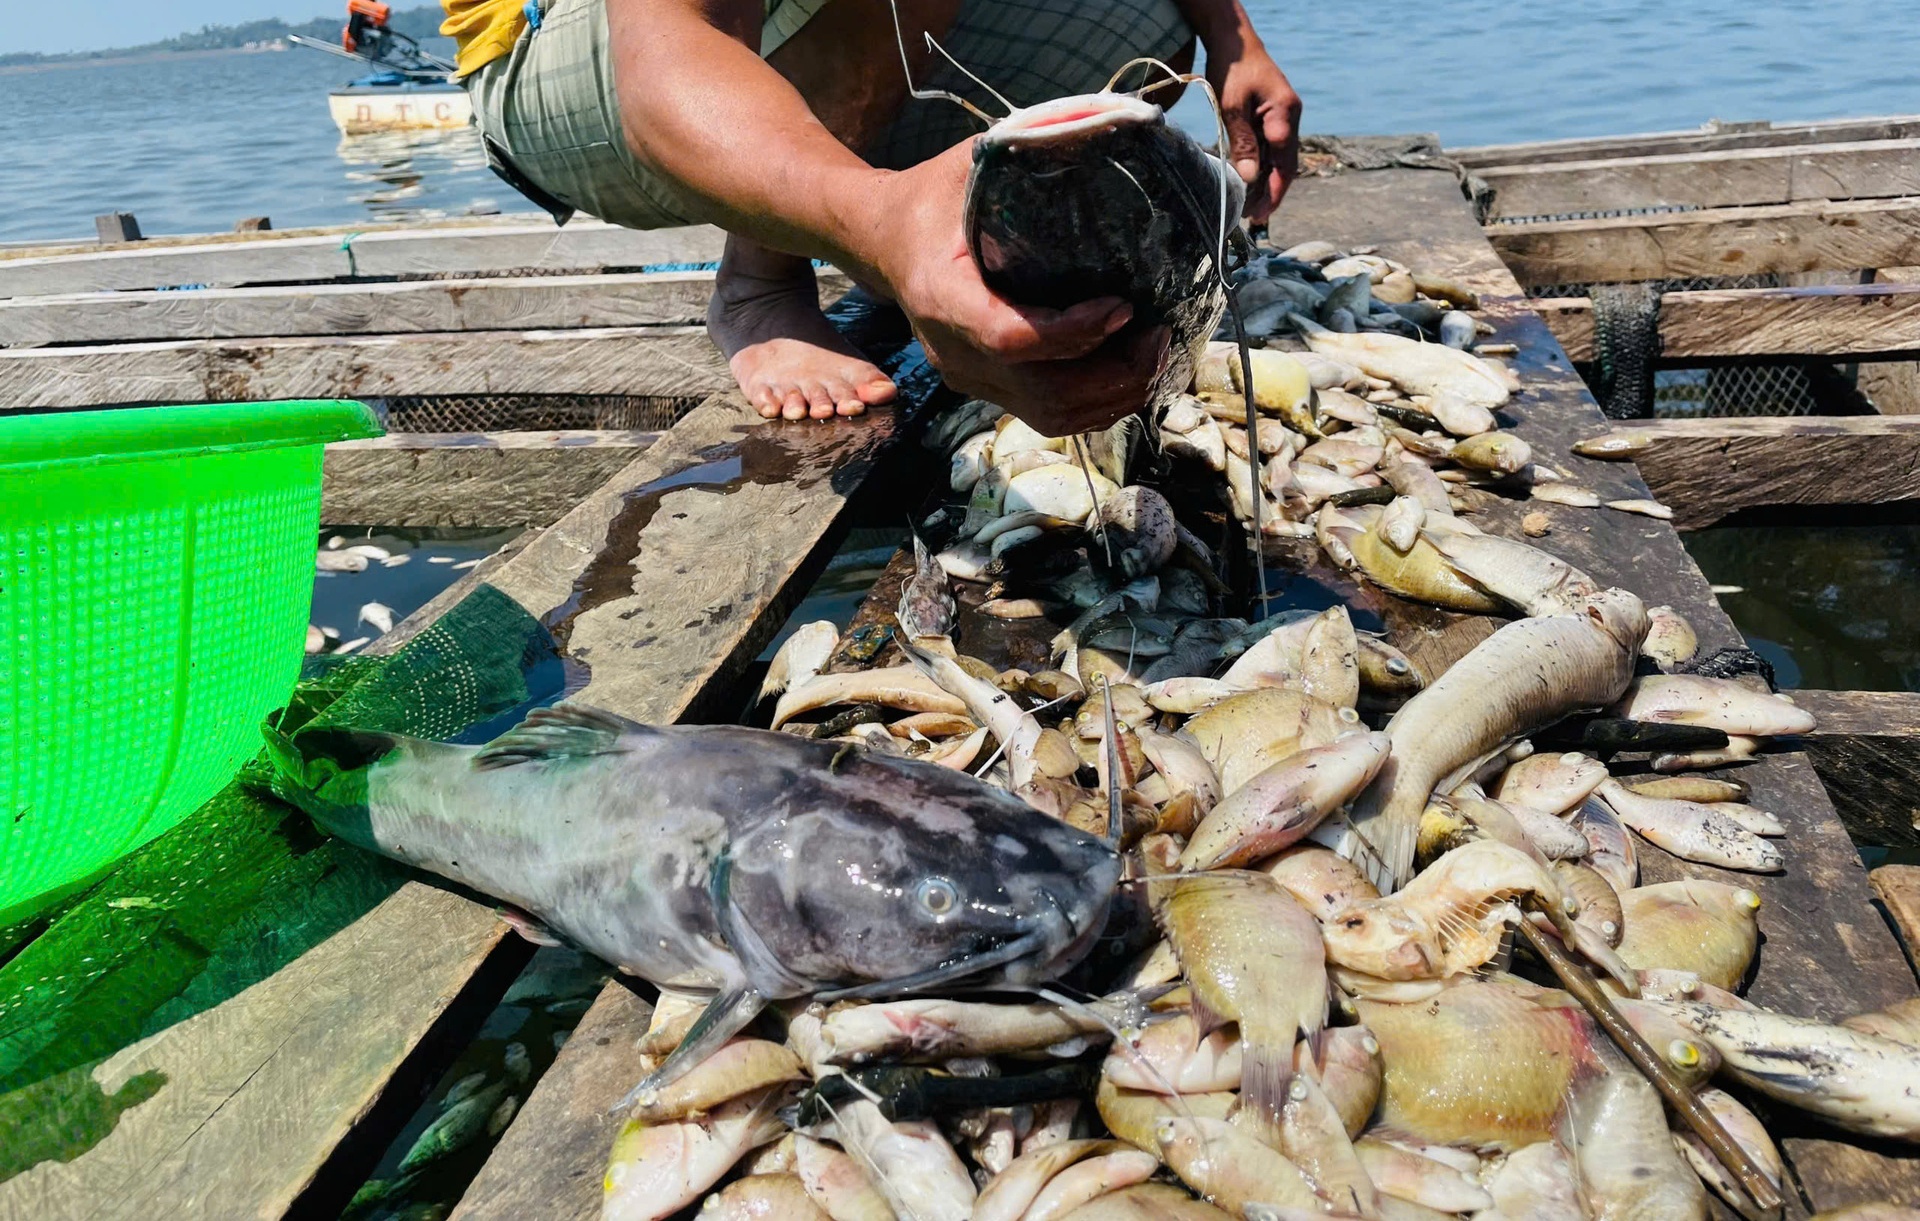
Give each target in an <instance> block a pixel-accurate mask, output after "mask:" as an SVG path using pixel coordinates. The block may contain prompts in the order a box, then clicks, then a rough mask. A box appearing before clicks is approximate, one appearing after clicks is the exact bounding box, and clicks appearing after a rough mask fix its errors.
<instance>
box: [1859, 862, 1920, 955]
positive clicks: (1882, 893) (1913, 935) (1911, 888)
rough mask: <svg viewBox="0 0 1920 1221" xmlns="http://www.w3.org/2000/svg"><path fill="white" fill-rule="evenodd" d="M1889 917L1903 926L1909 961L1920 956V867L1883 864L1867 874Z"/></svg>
mask: <svg viewBox="0 0 1920 1221" xmlns="http://www.w3.org/2000/svg"><path fill="white" fill-rule="evenodd" d="M1867 880H1868V881H1869V882H1871V883H1873V893H1874V894H1876V895H1878V896H1879V897H1880V905H1881V906H1882V907H1884V908H1886V911H1887V918H1888V919H1889V920H1891V921H1893V927H1894V928H1895V929H1897V930H1899V933H1900V941H1901V944H1903V945H1905V946H1906V947H1907V959H1908V961H1910V962H1911V961H1915V960H1916V958H1920V867H1916V866H1913V865H1882V866H1880V868H1878V869H1876V870H1874V871H1873V872H1872V873H1869V874H1868V875H1867Z"/></svg>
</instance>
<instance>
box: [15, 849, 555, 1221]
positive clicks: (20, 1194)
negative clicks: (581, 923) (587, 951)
mask: <svg viewBox="0 0 1920 1221" xmlns="http://www.w3.org/2000/svg"><path fill="white" fill-rule="evenodd" d="M473 907H474V905H473V904H471V903H469V902H468V901H467V900H465V899H462V898H459V897H457V896H455V895H453V894H450V893H448V892H445V891H441V890H437V889H435V888H433V887H430V886H427V885H424V884H422V883H417V882H414V883H408V884H407V885H406V886H404V887H402V888H401V890H400V891H399V892H398V893H396V894H394V895H393V896H392V897H391V898H389V899H387V900H386V901H385V902H384V903H382V904H381V905H380V906H378V907H376V908H375V909H374V910H373V911H372V912H370V913H369V914H367V915H366V916H364V917H362V918H361V919H360V920H358V921H356V922H355V923H353V924H352V925H350V926H348V927H347V928H346V929H344V930H342V931H341V932H339V933H336V934H335V935H334V936H333V937H331V938H329V939H328V940H327V941H325V942H323V943H321V944H320V945H319V946H317V947H315V948H314V949H312V950H310V951H308V952H307V953H306V954H304V955H302V956H301V957H300V958H298V959H296V960H295V961H294V962H293V963H292V964H291V965H289V966H287V967H286V968H284V969H283V970H281V971H279V972H277V973H275V974H274V975H272V976H270V977H268V978H267V979H265V980H263V981H261V982H260V983H258V984H255V985H254V986H253V987H251V988H249V989H247V990H246V991H244V992H242V993H240V994H239V995H237V996H234V997H232V998H231V999H229V1000H227V1001H225V1002H223V1003H222V1004H219V1005H216V1006H214V1007H213V1008H211V1009H206V1010H203V1011H202V1012H200V1013H198V1014H195V1015H194V1016H193V1017H190V1018H188V1019H186V1020H185V1021H182V1022H180V1023H178V1024H176V1025H173V1026H170V1027H168V1028H166V1029H165V1030H162V1031H161V1032H159V1033H158V1034H155V1035H153V1036H151V1037H149V1038H146V1039H143V1040H141V1041H139V1042H137V1043H135V1044H133V1045H132V1046H130V1047H128V1048H126V1049H125V1050H123V1051H121V1052H119V1053H118V1054H116V1055H114V1056H111V1057H109V1058H108V1059H107V1060H105V1061H103V1062H102V1063H100V1064H99V1065H97V1066H95V1067H94V1068H93V1069H92V1070H91V1074H90V1076H91V1078H92V1081H93V1082H94V1083H95V1084H96V1085H97V1086H98V1088H99V1090H100V1091H101V1092H102V1093H103V1094H105V1095H107V1096H109V1097H111V1096H113V1095H115V1094H116V1093H119V1092H121V1091H122V1090H125V1089H127V1088H128V1087H129V1085H130V1083H131V1085H132V1087H133V1091H134V1092H135V1094H136V1096H142V1095H144V1094H146V1093H148V1092H151V1093H152V1096H151V1097H148V1098H147V1099H146V1101H144V1102H140V1103H138V1104H137V1105H133V1106H130V1107H128V1108H127V1109H126V1110H124V1111H122V1112H121V1114H120V1116H119V1121H118V1123H117V1124H116V1125H115V1126H114V1128H113V1131H112V1133H111V1134H110V1135H109V1136H107V1137H106V1138H105V1139H104V1140H101V1141H100V1142H99V1143H98V1144H96V1145H94V1146H93V1147H92V1148H91V1149H89V1150H88V1151H87V1152H86V1153H84V1154H82V1155H81V1156H79V1157H77V1158H75V1159H74V1160H72V1161H69V1162H61V1161H57V1160H51V1159H50V1160H47V1161H43V1162H40V1163H39V1164H38V1165H36V1166H34V1167H32V1168H31V1169H29V1170H26V1171H25V1172H23V1173H21V1174H19V1175H16V1176H15V1177H13V1178H11V1179H9V1180H7V1181H6V1182H5V1183H3V1184H0V1218H4V1221H82V1219H83V1218H84V1219H86V1221H101V1219H105V1218H147V1217H205V1218H210V1219H211V1218H229V1217H230V1218H242V1217H247V1218H253V1217H280V1216H284V1215H286V1214H287V1213H289V1212H290V1211H292V1210H293V1209H295V1208H296V1207H297V1206H298V1205H299V1204H300V1202H301V1201H302V1199H303V1198H304V1197H305V1196H306V1194H307V1193H308V1192H309V1191H311V1190H313V1189H314V1188H315V1186H316V1182H317V1181H318V1180H319V1179H320V1178H321V1177H322V1175H323V1172H325V1171H326V1169H327V1166H328V1163H329V1159H330V1158H331V1157H332V1156H333V1155H334V1154H335V1153H336V1151H338V1150H340V1149H341V1148H342V1146H343V1145H345V1144H346V1142H347V1141H348V1140H349V1139H350V1137H351V1135H352V1133H353V1129H354V1127H355V1126H356V1125H357V1124H358V1123H359V1121H360V1120H361V1119H362V1118H363V1117H364V1116H365V1115H366V1114H367V1113H368V1112H369V1111H370V1110H372V1109H374V1108H375V1107H377V1106H378V1105H379V1104H380V1101H381V1099H382V1097H383V1095H385V1094H386V1092H387V1091H388V1089H389V1088H390V1087H392V1086H394V1084H395V1082H396V1079H397V1078H398V1076H399V1075H400V1074H401V1073H402V1072H403V1070H405V1069H406V1068H407V1066H408V1065H409V1064H410V1063H411V1062H413V1061H414V1060H415V1058H416V1057H418V1056H419V1055H421V1054H422V1052H423V1050H424V1049H425V1048H426V1047H427V1046H428V1045H429V1044H430V1043H431V1042H432V1041H433V1039H434V1035H435V1031H436V1029H438V1028H439V1027H440V1026H441V1024H442V1023H443V1021H446V1020H448V1019H449V1017H450V1015H452V1014H453V1013H454V1012H455V1011H456V1010H461V1009H465V1010H466V1011H467V1012H469V1013H470V1012H472V1010H473V1002H474V1001H475V1000H477V999H478V998H479V997H480V996H484V995H488V994H490V993H491V992H493V991H495V990H499V989H504V988H505V987H506V986H507V984H508V983H509V982H510V981H511V980H512V978H513V975H514V974H515V973H517V972H518V970H519V968H520V967H521V966H522V965H524V963H525V961H526V957H527V951H526V948H525V946H524V945H521V944H519V943H518V942H517V941H515V940H514V939H511V938H508V936H507V929H506V926H505V925H503V924H500V923H499V922H498V921H496V920H494V919H493V918H492V916H491V914H488V916H487V918H486V919H485V920H475V919H472V918H471V917H470V914H469V910H468V909H472V908H473ZM463 1002H464V1003H463ZM482 1003H490V1002H482ZM322 1190H323V1191H324V1190H325V1188H324V1187H323V1188H322ZM343 1202H344V1201H341V1200H335V1201H333V1205H334V1207H335V1208H336V1209H337V1208H338V1206H339V1205H340V1204H341V1203H343Z"/></svg>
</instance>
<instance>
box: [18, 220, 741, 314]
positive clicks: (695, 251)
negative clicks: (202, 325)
mask: <svg viewBox="0 0 1920 1221" xmlns="http://www.w3.org/2000/svg"><path fill="white" fill-rule="evenodd" d="M724 242H725V234H723V233H722V232H721V231H720V230H718V229H715V228H713V227H712V226H710V225H695V226H690V227H687V228H684V229H657V230H638V229H622V228H620V227H619V226H618V225H608V224H604V223H602V222H600V221H587V220H583V221H577V222H574V223H572V224H569V225H567V226H566V227H565V228H563V229H556V228H555V227H554V226H553V224H552V223H551V222H546V221H541V222H530V223H527V224H479V225H469V226H464V227H454V226H448V227H438V228H412V227H409V228H395V229H387V230H383V231H380V232H366V231H355V232H350V233H347V234H344V235H336V234H333V233H322V234H313V235H310V236H306V237H283V236H279V235H262V236H258V237H251V238H248V239H247V240H223V241H206V242H200V243H194V244H188V245H171V244H160V245H154V244H152V243H148V242H139V243H130V244H127V245H123V246H116V247H114V248H111V249H106V250H94V251H85V252H81V253H73V254H52V255H40V254H35V253H32V252H16V253H15V254H14V256H13V257H11V258H0V297H23V296H37V295H40V294H43V293H86V292H100V291H102V290H106V289H123V288H162V287H165V286H168V285H185V284H200V285H215V286H219V285H233V284H276V283H280V284H284V283H293V282H298V281H302V280H332V279H337V278H340V277H346V276H396V275H413V274H421V273H428V274H435V275H444V274H446V273H448V272H463V271H507V270H512V269H517V268H532V267H537V268H580V269H592V268H600V267H645V266H648V265H651V264H654V263H706V262H713V261H714V260H716V259H718V258H719V257H720V251H721V248H722V246H723V244H724Z"/></svg>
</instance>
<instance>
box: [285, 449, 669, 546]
mask: <svg viewBox="0 0 1920 1221" xmlns="http://www.w3.org/2000/svg"><path fill="white" fill-rule="evenodd" d="M659 439H660V434H659V433H657V432H628V431H619V430H598V431H577V432H496V433H388V434H387V435H386V436H384V437H372V438H369V439H367V440H362V441H341V442H338V443H336V444H333V445H329V446H327V451H326V457H325V459H324V463H323V466H322V468H321V469H322V475H321V483H320V522H321V524H322V525H348V526H353V525H367V524H369V523H374V524H379V525H383V526H407V527H426V526H550V525H552V524H553V523H554V522H556V521H558V520H560V519H561V518H562V517H564V516H566V514H567V513H568V512H569V511H570V510H571V509H572V508H573V506H575V505H577V504H579V503H580V502H581V501H582V500H583V499H585V498H586V497H587V496H588V495H589V494H590V493H592V492H593V490H594V489H595V488H597V487H599V486H600V485H601V484H603V483H605V482H606V481H607V480H609V479H611V478H613V476H614V475H616V474H618V473H619V472H620V470H621V468H622V467H624V466H626V465H627V463H629V462H631V461H633V460H634V459H635V458H637V457H639V456H640V455H641V454H642V453H644V452H645V451H646V449H647V447H648V446H650V445H652V444H653V443H654V442H655V441H657V440H659Z"/></svg>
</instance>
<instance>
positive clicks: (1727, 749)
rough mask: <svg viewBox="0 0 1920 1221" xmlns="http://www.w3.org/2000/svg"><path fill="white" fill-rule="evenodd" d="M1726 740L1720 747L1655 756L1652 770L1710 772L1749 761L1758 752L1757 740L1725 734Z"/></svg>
mask: <svg viewBox="0 0 1920 1221" xmlns="http://www.w3.org/2000/svg"><path fill="white" fill-rule="evenodd" d="M1687 728H1692V727H1691V726H1688V727H1687ZM1710 732H1716V733H1717V732H1719V731H1717V730H1713V731H1710ZM1726 739H1727V742H1726V745H1724V746H1720V747H1707V748H1703V749H1699V750H1690V751H1685V752H1674V753H1668V754H1659V755H1655V756H1654V757H1653V770H1654V771H1656V772H1696V771H1711V770H1713V769H1714V768H1716V767H1725V766H1726V765H1727V764H1729V763H1739V762H1742V761H1743V760H1747V759H1751V758H1753V757H1754V755H1756V754H1758V753H1759V751H1760V739H1759V738H1753V737H1747V736H1745V735H1743V734H1737V733H1734V734H1727V735H1726Z"/></svg>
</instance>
